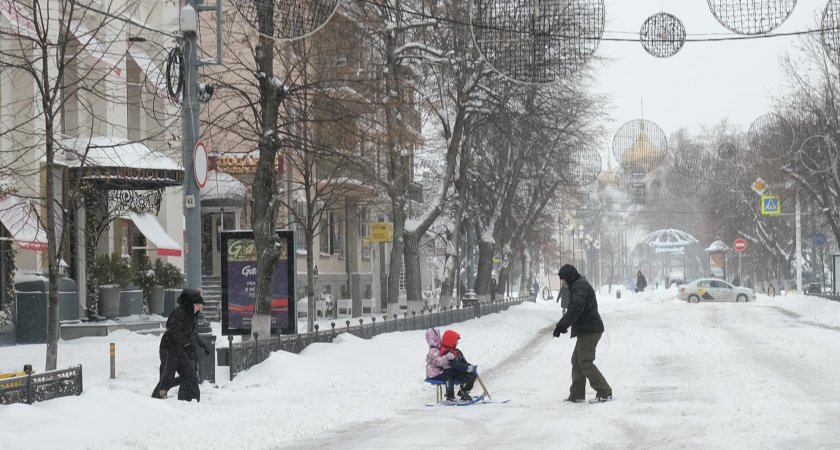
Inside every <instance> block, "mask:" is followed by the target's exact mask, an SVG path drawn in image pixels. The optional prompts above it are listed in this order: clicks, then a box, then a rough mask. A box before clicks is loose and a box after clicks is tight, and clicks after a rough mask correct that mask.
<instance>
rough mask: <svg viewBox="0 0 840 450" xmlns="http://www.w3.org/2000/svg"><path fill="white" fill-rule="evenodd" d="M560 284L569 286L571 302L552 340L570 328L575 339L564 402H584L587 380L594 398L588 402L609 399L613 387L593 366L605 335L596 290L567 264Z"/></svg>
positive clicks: (561, 275)
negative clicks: (570, 375)
mask: <svg viewBox="0 0 840 450" xmlns="http://www.w3.org/2000/svg"><path fill="white" fill-rule="evenodd" d="M558 275H559V276H560V282H561V284H565V285H566V286H568V287H569V292H570V294H571V299H570V301H569V308H568V310H567V311H566V313H565V314H563V317H562V318H561V319H560V321H559V322H557V326H556V327H555V328H554V337H560V335H561V334H564V333H566V332H568V331H569V328H571V329H572V334H571V337H573V338H574V337H577V341H576V342H575V350H574V351H573V352H572V386H571V387H570V388H569V398H567V399H566V401H570V402H583V401H584V400H585V399H586V392H585V391H586V380H587V379H588V380H589V385H590V386H592V389H595V394H596V397H595V399H593V400H590V403H597V402H605V401H609V400H612V388H611V387H610V385H609V383H607V380H606V379H604V376H603V375H602V374H601V371H600V370H598V368H597V367H595V348H596V347H597V346H598V341H599V340H600V339H601V335H602V334H603V333H604V322H602V321H601V315H600V314H598V300H597V299H596V298H595V290H594V289H592V285H590V284H589V282H588V281H586V280H585V279H584V278H583V277H581V276H580V274H579V273H578V271H577V269H575V267H574V266H572V265H570V264H566V265H564V266H563V267H561V268H560V272H559V273H558Z"/></svg>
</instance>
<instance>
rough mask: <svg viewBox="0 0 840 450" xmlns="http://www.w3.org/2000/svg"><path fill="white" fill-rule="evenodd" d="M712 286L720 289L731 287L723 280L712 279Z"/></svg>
mask: <svg viewBox="0 0 840 450" xmlns="http://www.w3.org/2000/svg"><path fill="white" fill-rule="evenodd" d="M712 287H715V288H720V289H732V286H730V285H729V284H728V283H726V282H723V281H712Z"/></svg>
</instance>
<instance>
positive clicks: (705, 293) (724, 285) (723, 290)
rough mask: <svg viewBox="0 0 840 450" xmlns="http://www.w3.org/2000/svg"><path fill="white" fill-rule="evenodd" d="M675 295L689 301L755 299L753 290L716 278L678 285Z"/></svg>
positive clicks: (747, 300) (744, 300)
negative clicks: (678, 288)
mask: <svg viewBox="0 0 840 450" xmlns="http://www.w3.org/2000/svg"><path fill="white" fill-rule="evenodd" d="M677 297H678V298H679V299H680V300H686V301H688V302H689V303H700V301H717V302H732V301H734V302H749V301H755V291H754V290H752V289H750V288H746V287H739V286H733V285H732V284H731V283H728V282H726V281H723V280H718V279H716V278H699V279H696V280H694V281H692V282H690V283H688V284H686V285H683V286H680V291H679V294H677Z"/></svg>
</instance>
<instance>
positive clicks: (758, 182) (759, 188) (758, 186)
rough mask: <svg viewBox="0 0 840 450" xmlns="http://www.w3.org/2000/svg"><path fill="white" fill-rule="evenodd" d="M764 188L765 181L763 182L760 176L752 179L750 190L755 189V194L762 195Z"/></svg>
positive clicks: (765, 187)
mask: <svg viewBox="0 0 840 450" xmlns="http://www.w3.org/2000/svg"><path fill="white" fill-rule="evenodd" d="M766 189H767V183H765V182H764V180H762V179H761V177H758V178H756V179H755V181H753V184H752V190H753V191H755V193H756V194H758V195H762V194H764V191H765V190H766Z"/></svg>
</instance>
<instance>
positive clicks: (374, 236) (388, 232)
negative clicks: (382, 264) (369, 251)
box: [370, 222, 394, 242]
mask: <svg viewBox="0 0 840 450" xmlns="http://www.w3.org/2000/svg"><path fill="white" fill-rule="evenodd" d="M393 239H394V224H392V223H387V222H376V223H372V224H370V241H371V242H391V241H392V240H393Z"/></svg>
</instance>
